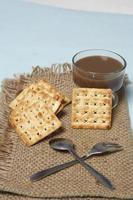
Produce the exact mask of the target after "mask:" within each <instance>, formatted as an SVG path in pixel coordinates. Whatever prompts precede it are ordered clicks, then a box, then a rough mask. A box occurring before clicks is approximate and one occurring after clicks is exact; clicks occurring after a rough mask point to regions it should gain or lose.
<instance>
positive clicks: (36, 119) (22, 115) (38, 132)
mask: <svg viewBox="0 0 133 200" xmlns="http://www.w3.org/2000/svg"><path fill="white" fill-rule="evenodd" d="M10 122H11V125H12V126H13V127H15V129H16V132H17V133H18V135H19V136H20V138H21V139H22V140H23V142H24V143H25V144H26V145H28V146H31V145H33V144H35V143H37V142H38V141H40V140H42V139H43V138H45V137H46V136H48V135H50V134H51V133H53V132H54V131H56V130H57V129H58V128H59V127H60V126H61V122H60V121H59V120H58V118H57V117H56V115H55V114H54V113H53V112H52V111H51V110H50V109H49V108H47V107H45V105H44V103H43V102H37V103H35V104H33V105H31V106H30V107H28V108H27V109H25V110H23V111H22V112H17V111H15V110H13V111H12V112H11V115H10Z"/></svg>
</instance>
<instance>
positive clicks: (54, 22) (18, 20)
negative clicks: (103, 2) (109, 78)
mask: <svg viewBox="0 0 133 200" xmlns="http://www.w3.org/2000/svg"><path fill="white" fill-rule="evenodd" d="M88 48H102V49H110V50H113V51H116V52H117V53H119V54H121V55H123V56H124V58H125V59H126V60H127V63H128V66H127V73H128V76H129V79H130V80H131V82H133V15H121V14H104V13H103V14H102V13H95V12H83V11H72V10H71V11H70V10H65V9H61V8H54V7H49V6H44V5H37V4H32V3H27V2H24V1H21V0H0V81H2V80H3V79H4V78H5V77H11V76H12V75H13V73H14V72H16V73H19V72H30V71H31V67H32V66H33V65H42V66H44V65H50V64H52V63H63V62H71V58H72V56H73V54H74V53H75V52H77V51H79V50H83V49H88ZM127 94H128V103H129V112H130V119H131V123H132V127H133V84H132V83H131V84H130V85H129V86H128V87H127Z"/></svg>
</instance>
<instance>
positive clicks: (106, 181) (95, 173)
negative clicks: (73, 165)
mask: <svg viewBox="0 0 133 200" xmlns="http://www.w3.org/2000/svg"><path fill="white" fill-rule="evenodd" d="M69 152H70V153H71V155H73V157H74V158H76V160H78V161H79V163H80V164H81V165H82V166H83V167H84V168H85V169H86V170H87V171H89V172H90V173H91V174H92V175H93V176H94V177H95V178H96V179H97V180H98V181H99V182H100V183H102V184H103V185H104V186H105V187H107V188H109V189H110V190H114V189H115V188H114V187H113V185H112V183H111V181H110V180H109V179H108V178H106V177H105V176H104V175H102V174H101V173H99V172H98V171H97V170H95V169H94V168H93V167H92V166H91V165H89V164H87V163H86V162H85V161H83V160H82V159H81V158H80V157H79V156H78V155H77V153H76V152H75V150H74V149H73V148H71V149H70V150H69Z"/></svg>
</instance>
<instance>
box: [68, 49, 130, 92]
mask: <svg viewBox="0 0 133 200" xmlns="http://www.w3.org/2000/svg"><path fill="white" fill-rule="evenodd" d="M90 56H100V57H102V56H104V57H109V58H112V59H115V60H116V61H118V63H120V64H121V67H120V68H119V70H117V71H111V72H103V70H101V68H99V71H97V72H95V71H94V72H93V71H92V70H91V71H90V70H89V65H88V68H87V69H84V68H81V67H79V66H78V65H77V62H78V61H79V60H81V59H83V58H86V57H90ZM72 65H73V80H74V82H75V83H76V84H77V85H79V86H80V87H89V88H111V89H112V91H113V92H116V91H118V90H120V88H121V87H122V85H123V80H124V75H125V69H126V61H125V59H124V58H123V57H122V56H121V55H119V54H118V53H115V52H113V51H109V50H103V49H89V50H84V51H80V52H78V53H76V54H75V55H74V56H73V58H72ZM100 67H101V66H100Z"/></svg>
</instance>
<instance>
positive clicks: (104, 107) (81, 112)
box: [72, 88, 112, 129]
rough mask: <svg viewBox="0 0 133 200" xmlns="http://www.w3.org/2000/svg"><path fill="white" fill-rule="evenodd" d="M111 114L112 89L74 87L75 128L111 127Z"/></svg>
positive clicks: (73, 113) (73, 114)
mask: <svg viewBox="0 0 133 200" xmlns="http://www.w3.org/2000/svg"><path fill="white" fill-rule="evenodd" d="M111 115H112V90H111V89H95V88H74V89H73V97H72V127H73V128H90V129H109V128H111Z"/></svg>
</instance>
